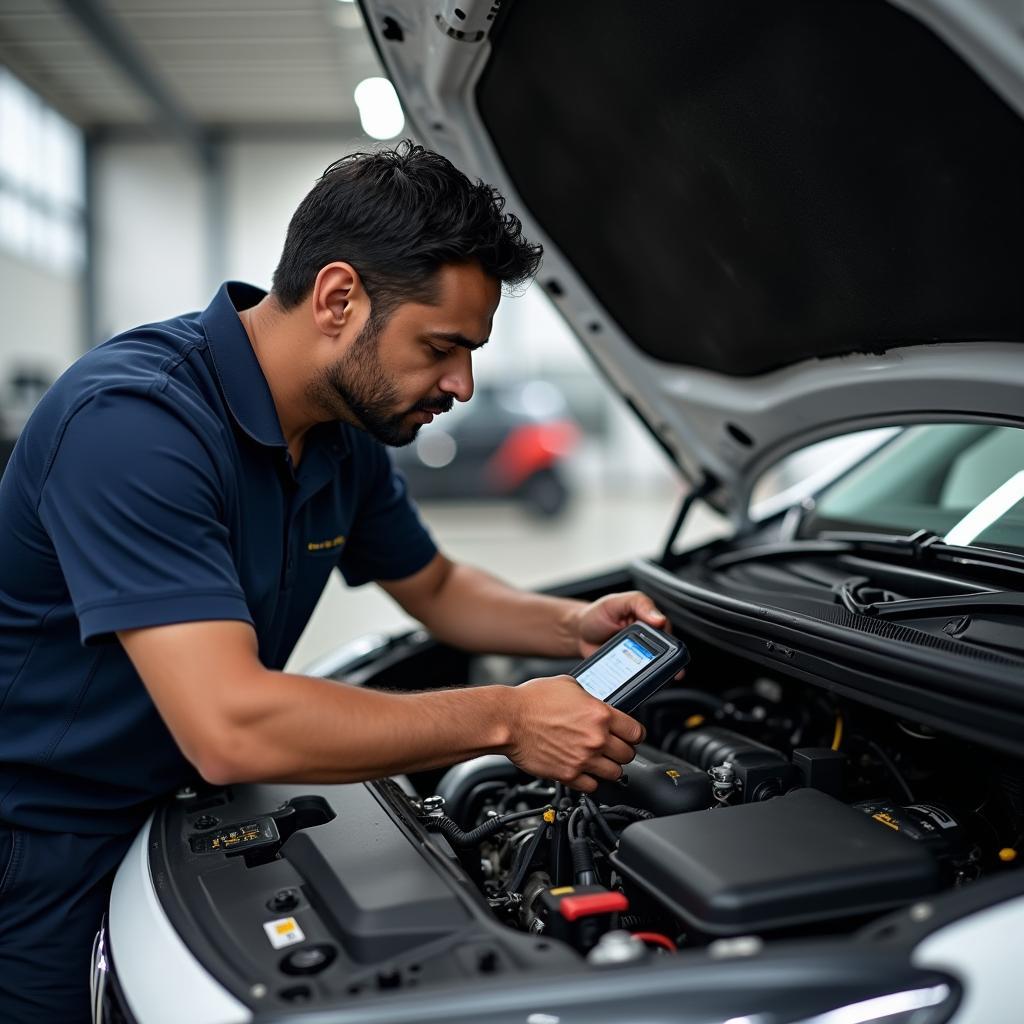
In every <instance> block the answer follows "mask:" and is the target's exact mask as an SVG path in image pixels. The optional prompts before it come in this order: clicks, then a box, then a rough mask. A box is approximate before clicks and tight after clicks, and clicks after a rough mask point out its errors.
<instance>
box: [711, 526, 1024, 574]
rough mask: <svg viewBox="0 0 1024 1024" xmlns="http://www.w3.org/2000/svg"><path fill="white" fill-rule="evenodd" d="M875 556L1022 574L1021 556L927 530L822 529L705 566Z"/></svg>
mask: <svg viewBox="0 0 1024 1024" xmlns="http://www.w3.org/2000/svg"><path fill="white" fill-rule="evenodd" d="M828 554H833V555H878V556H881V557H883V558H890V559H891V558H892V557H893V556H896V557H897V558H901V559H904V560H906V561H909V562H911V563H914V564H917V565H921V564H925V563H929V562H930V563H933V564H934V563H936V562H945V563H948V564H950V565H955V566H958V567H960V568H961V569H965V568H966V569H968V570H970V569H976V570H986V571H988V572H991V571H992V570H993V569H995V570H998V571H1000V572H1006V573H1012V574H1014V575H1019V576H1024V555H1015V554H1013V553H1012V552H1010V551H1002V550H999V549H997V548H980V547H975V546H966V545H961V544H947V543H946V542H945V541H944V540H942V538H941V537H939V536H937V535H936V534H934V533H932V532H931V531H930V530H918V531H917V532H916V533H911V534H908V535H905V536H904V535H902V534H886V533H853V532H846V531H826V532H823V533H821V534H820V535H819V536H818V537H817V538H815V539H814V540H797V541H787V542H785V543H781V544H765V545H761V546H759V547H752V548H745V549H743V550H741V551H732V552H728V553H726V554H721V555H715V556H714V557H712V558H710V559H709V560H708V563H707V565H708V568H709V569H713V570H715V569H725V568H727V567H728V566H731V565H739V564H740V563H742V562H750V561H754V560H767V559H770V558H792V557H793V556H794V555H828Z"/></svg>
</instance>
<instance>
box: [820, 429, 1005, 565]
mask: <svg viewBox="0 0 1024 1024" xmlns="http://www.w3.org/2000/svg"><path fill="white" fill-rule="evenodd" d="M922 529H924V530H930V531H931V532H933V533H936V534H938V535H939V536H940V537H942V538H943V539H944V540H946V541H947V542H948V543H950V544H977V545H979V546H981V547H996V548H1010V549H1015V550H1024V430H1021V429H1018V428H1016V427H992V426H985V425H979V424H972V423H940V424H927V425H923V426H916V427H908V428H907V429H905V430H903V431H901V432H900V433H899V434H898V435H897V436H896V437H895V438H894V439H893V440H891V441H890V442H889V443H888V444H886V445H885V446H884V447H882V448H881V449H879V450H878V451H876V452H875V453H874V454H873V455H870V456H869V457H868V458H867V459H866V460H865V461H864V462H862V463H861V464H860V465H859V466H857V467H856V468H855V469H853V470H852V471H851V472H850V473H848V474H847V475H846V476H844V477H842V478H841V479H840V480H838V481H837V482H836V483H835V484H833V485H832V486H831V487H830V488H828V489H827V490H826V491H825V492H824V494H823V495H822V496H821V497H820V498H819V499H818V501H817V503H816V504H815V506H814V508H813V511H812V512H811V513H810V514H809V515H808V516H807V518H806V519H805V520H804V522H803V524H802V525H801V529H800V536H801V537H813V536H816V535H817V534H819V533H821V532H822V531H824V530H869V531H876V532H880V533H900V534H908V533H913V532H914V531H916V530H922Z"/></svg>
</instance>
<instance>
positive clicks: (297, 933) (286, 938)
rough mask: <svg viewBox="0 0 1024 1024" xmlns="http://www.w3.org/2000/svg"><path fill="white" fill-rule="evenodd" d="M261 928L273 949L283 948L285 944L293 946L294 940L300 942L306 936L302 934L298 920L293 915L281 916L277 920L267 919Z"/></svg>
mask: <svg viewBox="0 0 1024 1024" xmlns="http://www.w3.org/2000/svg"><path fill="white" fill-rule="evenodd" d="M263 930H264V931H265V932H266V933H267V938H268V939H270V944H271V945H272V946H273V947H274V949H283V948H284V947H285V946H294V945H295V943H296V942H302V940H303V939H304V938H305V937H306V936H305V935H303V934H302V929H301V928H300V927H299V922H298V921H296V920H295V918H294V917H282V918H279V919H278V920H277V921H267V922H265V923H264V925H263Z"/></svg>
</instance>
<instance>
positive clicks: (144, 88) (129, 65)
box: [58, 0, 212, 164]
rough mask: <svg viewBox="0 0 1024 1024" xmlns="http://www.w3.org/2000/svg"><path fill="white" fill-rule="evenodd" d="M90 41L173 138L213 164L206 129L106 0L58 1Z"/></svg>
mask: <svg viewBox="0 0 1024 1024" xmlns="http://www.w3.org/2000/svg"><path fill="white" fill-rule="evenodd" d="M58 3H59V4H60V6H61V7H63V8H64V10H65V11H66V12H67V13H68V14H69V15H70V16H71V17H72V18H74V20H75V21H76V22H78V24H79V25H80V26H81V27H82V29H83V30H84V31H85V32H86V34H87V35H88V36H89V38H90V39H92V41H93V42H94V43H95V44H96V45H97V46H98V47H99V48H100V49H101V50H102V51H103V52H104V53H105V54H106V55H107V57H108V58H109V59H110V61H111V63H112V64H114V65H115V66H116V67H117V68H118V69H119V70H120V71H121V72H123V73H124V74H125V75H126V76H127V78H128V80H129V81H130V82H131V83H132V85H134V86H135V88H136V89H138V91H139V92H140V93H142V95H143V96H145V97H146V98H147V99H148V100H149V101H150V103H152V104H153V107H154V108H155V110H156V112H157V114H158V115H159V118H160V122H161V123H162V125H163V126H164V127H166V128H167V129H168V131H169V133H170V134H171V135H173V136H174V137H175V138H177V139H178V140H179V141H180V142H181V143H183V144H184V145H186V146H187V147H189V148H190V149H192V150H193V151H194V152H195V153H196V155H197V156H198V157H199V159H200V160H201V161H202V162H203V163H204V164H206V163H208V162H210V161H211V159H212V158H211V152H210V145H209V140H208V138H207V136H206V133H205V132H204V130H203V128H202V126H201V125H200V124H199V123H198V122H197V121H196V120H195V118H194V117H192V115H191V114H190V113H189V112H188V111H187V110H186V109H185V107H183V106H182V105H181V103H180V102H179V101H178V98H177V97H176V96H175V95H174V93H173V92H172V91H171V90H170V89H169V88H168V87H167V86H166V85H165V84H164V83H163V82H162V81H161V80H160V78H159V77H158V76H157V75H156V74H154V73H153V71H152V69H151V67H150V65H149V62H148V61H147V60H146V58H145V57H144V56H143V55H142V54H141V53H140V52H139V50H138V49H137V47H136V45H135V41H134V40H133V39H132V38H131V37H130V36H129V34H128V33H127V32H126V31H125V29H124V28H123V27H122V25H121V24H120V22H119V21H118V20H117V18H116V17H115V16H113V15H112V14H111V13H110V12H109V11H108V10H107V9H106V7H105V6H104V4H103V2H102V0H58Z"/></svg>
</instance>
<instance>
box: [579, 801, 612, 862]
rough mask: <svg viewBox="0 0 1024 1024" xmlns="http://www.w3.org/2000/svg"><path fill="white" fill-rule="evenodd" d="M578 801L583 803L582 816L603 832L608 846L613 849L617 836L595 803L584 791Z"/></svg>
mask: <svg viewBox="0 0 1024 1024" xmlns="http://www.w3.org/2000/svg"><path fill="white" fill-rule="evenodd" d="M580 803H581V804H582V805H583V815H584V817H585V818H586V819H587V820H588V821H590V822H592V823H593V824H594V825H595V826H596V828H597V830H598V831H599V832H601V833H602V834H603V836H604V839H605V842H607V844H608V846H609V847H610V848H612V849H614V847H615V846H616V844H617V843H618V841H619V837H618V836H617V835H616V834H615V833H614V832H613V831H612V829H611V826H610V825H609V824H608V822H607V821H605V819H604V815H603V814H602V813H601V812H600V811H599V810H598V807H597V804H595V803H594V801H593V800H591V799H590V797H589V796H587V795H586V794H585V793H584V794H583V795H582V796H581V797H580Z"/></svg>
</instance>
